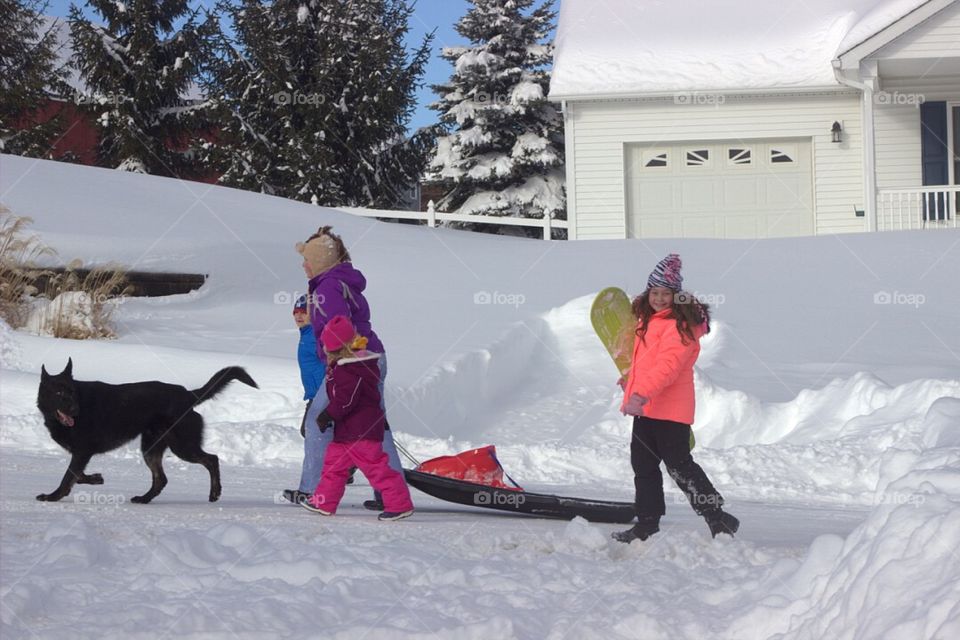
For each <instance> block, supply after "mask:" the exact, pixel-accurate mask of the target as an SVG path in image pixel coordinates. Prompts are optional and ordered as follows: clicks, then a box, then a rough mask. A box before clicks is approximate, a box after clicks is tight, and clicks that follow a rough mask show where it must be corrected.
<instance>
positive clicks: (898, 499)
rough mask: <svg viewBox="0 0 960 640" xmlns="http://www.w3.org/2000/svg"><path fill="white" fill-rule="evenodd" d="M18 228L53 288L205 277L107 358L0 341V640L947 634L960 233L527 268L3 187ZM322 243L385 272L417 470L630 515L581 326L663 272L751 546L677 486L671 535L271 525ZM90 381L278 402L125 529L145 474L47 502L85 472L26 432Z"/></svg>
mask: <svg viewBox="0 0 960 640" xmlns="http://www.w3.org/2000/svg"><path fill="white" fill-rule="evenodd" d="M0 194H2V196H0V200H2V202H3V203H4V204H6V205H7V206H9V207H10V208H11V209H13V211H14V212H15V213H17V214H20V215H30V216H32V217H34V218H35V224H34V226H33V230H34V231H35V232H37V233H39V234H40V235H41V237H42V238H43V240H44V241H45V242H47V243H48V244H50V245H52V246H53V247H54V248H56V249H57V250H58V252H59V254H60V257H61V258H62V259H63V260H64V261H66V260H69V259H72V258H75V257H80V258H82V259H84V261H85V262H87V263H88V264H91V263H94V264H95V263H101V262H107V261H115V262H120V263H123V264H125V265H127V266H129V267H135V268H137V269H142V270H177V271H189V272H198V273H206V274H209V280H208V282H207V284H206V285H204V287H203V288H201V289H200V290H199V291H197V292H195V293H193V294H190V295H183V296H171V297H169V298H160V299H152V300H146V299H139V300H127V301H125V302H124V303H123V304H121V305H120V306H119V308H118V310H117V313H116V320H117V329H118V333H119V338H118V339H117V340H113V341H104V342H92V341H87V342H75V341H67V340H54V339H51V338H47V337H40V336H32V335H28V334H26V333H24V332H13V331H11V330H10V329H9V328H8V327H6V326H2V325H0V367H2V370H0V375H2V381H0V454H2V457H0V505H2V508H3V511H2V513H3V526H2V534H0V535H2V537H0V541H2V557H0V560H2V563H0V571H2V587H0V589H2V590H0V598H2V606H0V620H2V623H3V632H4V637H28V636H29V637H33V635H37V636H40V637H62V635H63V634H64V633H67V632H69V633H71V634H72V635H74V636H80V637H104V636H108V637H110V636H114V635H116V636H119V635H137V634H138V633H139V634H142V635H144V636H145V637H157V636H163V635H164V634H169V635H173V634H176V635H186V636H192V635H204V636H220V635H222V636H224V637H228V636H229V637H233V636H234V635H237V636H240V637H246V636H249V637H259V636H262V635H266V634H270V635H277V636H299V637H306V636H315V635H318V634H321V633H323V634H327V635H330V636H332V637H359V636H360V635H363V634H367V635H366V636H365V637H385V638H386V637H389V638H394V637H435V636H440V637H457V638H470V637H484V638H487V637H490V636H491V635H497V636H499V637H504V638H509V637H518V638H534V637H555V638H561V637H598V638H601V637H602V638H619V637H623V638H631V637H643V638H660V637H664V638H671V639H675V638H678V637H679V638H687V637H689V638H702V637H711V636H717V637H740V638H742V637H755V638H767V637H798V638H824V637H830V638H844V637H850V638H853V637H858V638H877V637H889V638H922V637H951V636H954V637H956V636H957V634H960V605H958V602H960V591H958V586H957V585H958V584H960V560H958V557H957V555H956V551H955V549H956V547H957V546H958V544H960V504H958V503H960V436H958V435H957V433H958V431H957V425H958V424H960V379H958V375H957V372H958V371H960V358H958V354H960V333H958V332H957V331H956V327H957V322H958V320H960V294H958V288H957V286H956V274H957V273H958V272H960V249H958V245H960V234H958V233H957V232H955V231H938V232H928V233H925V232H911V233H896V234H892V233H891V234H872V235H853V236H835V237H833V236H828V237H819V238H803V239H789V240H768V241H759V242H754V241H707V240H675V241H670V240H657V241H650V242H641V241H621V242H582V243H563V242H539V241H524V240H520V239H514V238H504V237H491V236H485V235H476V234H469V233H463V232H454V231H446V230H431V229H427V228H424V227H416V226H410V225H396V224H389V223H381V222H376V221H373V220H369V219H362V218H357V217H353V216H350V215H348V214H345V213H341V212H336V211H331V210H328V209H322V208H316V207H310V206H307V205H302V204H298V203H293V202H289V201H285V200H280V199H276V198H270V197H266V196H259V195H255V194H249V193H243V192H239V191H234V190H229V189H223V188H217V187H209V186H206V185H198V184H191V183H182V182H178V181H174V180H167V179H162V178H152V177H147V176H137V175H129V174H121V173H118V172H110V171H103V170H97V169H91V168H86V167H77V166H72V165H64V164H56V163H49V162H37V161H33V160H26V159H22V158H14V157H10V156H2V157H0ZM321 224H333V225H334V227H335V229H336V230H337V231H338V232H340V233H342V234H343V235H344V237H345V239H346V240H347V242H348V244H349V246H350V247H349V248H350V251H351V253H352V254H353V258H354V261H355V263H356V264H357V266H358V267H359V268H361V269H362V270H363V271H364V272H365V273H366V275H367V277H368V280H369V288H368V291H367V295H368V299H369V300H370V302H371V307H372V309H373V317H374V323H375V326H376V328H377V330H378V332H379V333H380V334H381V336H382V337H383V339H384V342H385V343H386V345H387V349H388V351H389V355H390V375H389V379H388V404H389V407H390V414H391V423H392V424H394V425H395V428H396V429H397V431H398V439H399V440H400V441H401V442H402V443H403V444H404V445H405V446H406V447H407V448H408V449H409V450H410V451H411V452H412V453H413V454H414V455H416V456H418V457H419V458H421V459H425V458H428V457H432V456H434V455H442V454H447V453H452V452H454V451H457V450H462V449H466V448H469V447H471V446H476V445H481V444H488V443H493V444H496V445H497V447H498V452H499V454H500V458H501V460H502V461H503V463H504V464H505V466H506V467H507V470H508V471H509V472H510V474H511V475H512V476H513V477H514V478H516V479H517V480H518V481H520V482H521V484H523V485H524V486H527V487H528V488H531V489H537V490H546V491H557V492H562V493H567V494H574V495H583V496H585V497H598V498H609V499H626V500H629V499H630V495H631V486H632V483H631V477H630V470H629V460H628V454H627V443H628V438H629V421H627V420H626V419H624V418H623V417H622V416H620V415H619V414H618V413H617V411H616V407H617V406H618V404H617V393H616V392H617V388H616V387H615V385H614V381H615V378H616V375H615V372H614V368H613V366H612V365H611V364H610V363H609V361H608V360H607V356H606V354H605V352H604V351H603V349H602V347H601V346H600V345H599V343H598V342H597V341H596V338H595V337H594V336H593V334H592V332H591V330H590V327H589V321H588V317H587V313H588V309H589V304H590V301H591V298H592V294H593V293H594V292H596V291H598V290H599V289H600V288H602V287H604V286H609V285H617V286H622V287H624V288H625V289H626V290H627V291H629V292H631V293H637V292H638V291H639V290H640V289H641V288H642V286H643V283H644V282H645V279H646V275H647V273H648V272H649V270H650V269H651V268H652V266H653V265H654V264H655V262H656V261H657V260H658V259H659V258H660V257H662V256H663V255H664V254H666V253H667V252H669V251H678V252H679V253H680V254H681V255H682V256H683V258H684V263H685V268H684V276H685V278H686V284H687V285H688V286H689V288H690V289H691V290H694V291H696V292H697V293H698V294H700V295H702V296H704V297H705V298H706V299H707V300H708V301H710V302H713V303H714V308H715V318H716V323H715V326H714V331H713V332H712V333H711V334H710V335H709V336H708V337H707V338H706V339H705V340H704V343H703V354H702V356H701V360H700V363H699V365H700V366H699V368H698V371H697V386H698V415H697V422H696V424H695V430H696V432H697V435H698V441H699V443H700V445H699V447H698V449H697V450H696V457H697V459H698V460H699V461H700V463H701V464H702V465H703V466H704V468H705V469H706V470H707V472H708V474H709V475H710V476H711V478H712V479H713V480H714V482H715V483H716V484H717V486H718V488H720V490H721V491H722V492H723V493H724V495H725V496H726V497H727V499H728V503H729V506H730V510H731V511H732V512H734V513H736V514H737V515H738V516H740V517H741V519H742V520H743V522H744V525H743V530H742V533H741V535H740V536H738V538H737V539H736V540H730V539H724V540H715V541H713V540H710V539H709V536H708V534H707V532H706V528H705V526H703V524H702V523H700V522H698V521H696V519H695V517H694V516H693V514H692V513H691V512H690V509H689V507H688V506H687V505H685V504H683V498H682V495H681V494H680V493H679V492H678V491H676V490H675V489H674V488H673V487H672V486H671V485H670V484H669V481H668V485H667V488H668V515H667V519H666V520H665V521H664V522H665V527H664V532H663V534H662V535H660V536H657V537H655V538H654V539H652V540H651V541H649V542H647V543H642V544H641V543H637V544H634V545H632V546H630V547H624V546H622V545H617V544H616V543H613V542H611V541H609V539H608V534H609V532H610V531H611V530H612V527H610V526H601V525H590V524H588V523H585V522H582V521H575V522H572V523H563V522H550V521H541V520H535V519H528V518H510V517H506V516H503V515H496V514H491V513H489V512H484V511H482V510H477V509H469V508H461V507H455V506H453V505H445V504H443V503H440V502H437V501H433V500H430V499H428V498H426V497H425V496H423V495H422V494H417V493H415V495H414V499H415V501H416V502H417V505H418V507H419V512H418V514H417V515H416V516H415V518H414V519H413V520H411V521H409V522H404V523H398V524H397V525H396V526H385V525H383V524H380V523H376V522H375V519H374V518H371V515H372V514H370V513H369V512H364V511H362V509H359V507H358V506H357V505H358V504H359V502H360V501H361V500H363V499H364V498H365V497H366V496H367V493H368V491H369V490H368V489H367V488H366V487H365V486H358V487H353V488H351V489H350V491H349V492H348V495H347V499H346V502H345V505H344V509H343V511H342V513H343V515H342V516H338V517H337V518H335V519H333V520H331V521H326V520H324V521H319V520H318V518H317V517H315V516H314V517H311V515H310V514H307V513H305V512H303V513H301V512H300V510H298V509H296V508H293V507H290V506H289V505H283V504H277V503H276V502H275V496H276V493H277V492H278V491H279V490H280V489H283V488H286V487H288V486H292V484H293V483H294V482H295V478H296V477H297V475H298V470H299V460H300V455H301V441H300V438H299V435H298V434H297V429H296V427H297V425H298V424H299V418H300V411H301V410H302V401H301V400H300V398H301V396H302V391H301V389H300V387H299V378H298V374H297V366H296V360H295V348H296V336H297V332H296V330H295V328H294V326H293V322H292V318H291V314H290V311H291V305H292V296H293V295H294V294H295V293H296V292H298V291H302V290H303V287H304V284H305V283H304V277H303V275H302V272H301V271H300V266H299V259H298V258H299V256H298V255H297V254H296V253H295V252H294V250H293V243H294V242H295V241H297V240H300V239H303V238H304V237H305V236H306V235H308V234H309V233H310V232H311V231H312V230H314V229H315V228H316V227H317V226H319V225H321ZM67 356H72V357H73V359H74V371H75V375H76V376H77V377H78V378H80V379H102V380H106V381H108V382H126V381H133V380H142V379H161V380H165V381H168V382H173V383H178V384H184V385H187V386H196V385H198V384H200V383H202V382H204V381H205V380H206V379H207V378H208V377H209V375H210V374H211V373H212V372H213V371H215V370H216V369H218V368H220V367H222V366H225V365H229V364H238V365H242V366H244V367H247V368H248V370H249V371H250V373H251V374H252V375H253V377H254V378H255V379H256V380H257V381H258V382H259V383H260V385H261V387H262V389H261V390H259V391H256V390H252V389H247V388H244V387H242V385H237V386H235V387H231V388H230V389H229V390H228V391H227V392H226V393H224V395H223V396H222V397H220V398H218V399H216V400H214V401H211V402H209V403H206V404H204V405H203V406H202V407H201V412H202V413H203V414H204V416H205V417H206V419H207V423H208V431H207V448H208V449H209V450H210V451H212V452H214V453H216V454H217V455H219V456H220V458H221V461H222V462H223V464H224V470H223V477H224V497H223V499H222V501H221V502H220V503H218V504H216V505H209V504H207V503H206V502H204V495H205V489H203V487H204V486H205V483H206V478H205V472H203V471H202V470H201V469H197V468H194V466H193V465H186V464H183V463H180V462H179V461H177V460H176V459H174V458H172V457H169V456H168V458H167V462H166V466H167V468H168V475H169V477H170V480H171V483H170V486H168V488H167V489H166V491H165V492H164V493H163V494H162V495H161V496H160V498H158V499H157V500H156V501H155V503H154V504H151V505H149V506H146V507H141V506H138V505H131V504H128V503H127V502H126V499H127V498H129V497H130V496H131V495H135V494H136V493H139V492H140V491H141V490H142V489H143V487H145V486H146V484H147V482H148V473H147V471H146V469H145V468H144V467H143V465H142V463H140V462H139V449H138V446H137V444H136V443H132V444H131V445H129V446H128V447H125V448H122V449H120V450H118V451H116V452H114V453H112V454H109V455H106V456H101V457H100V458H98V459H95V460H94V461H93V462H92V463H91V466H90V469H91V471H101V472H103V473H104V476H105V478H106V484H105V485H103V486H100V487H79V488H78V489H75V490H74V495H72V496H71V497H70V498H68V499H66V500H64V501H63V502H61V503H58V504H41V503H38V502H35V501H34V500H33V496H34V495H36V494H37V493H41V492H43V491H48V490H50V489H51V488H52V487H53V486H55V484H56V482H58V480H59V477H60V475H61V474H62V472H63V469H64V467H65V464H66V456H65V454H64V453H63V452H62V451H60V450H59V449H58V448H57V447H56V445H54V444H53V442H52V441H51V440H50V439H49V436H48V435H47V433H46V430H45V428H44V427H43V425H42V423H41V421H40V417H39V414H38V413H37V411H36V408H35V406H34V403H35V398H36V387H37V383H38V379H39V378H38V375H39V370H40V366H41V364H46V366H47V368H48V369H50V370H51V371H58V370H59V369H60V368H61V367H62V366H63V364H64V363H65V362H66V359H67Z"/></svg>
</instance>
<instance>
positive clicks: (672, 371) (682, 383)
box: [621, 309, 706, 424]
mask: <svg viewBox="0 0 960 640" xmlns="http://www.w3.org/2000/svg"><path fill="white" fill-rule="evenodd" d="M638 326H639V325H638ZM704 333H706V324H703V325H700V326H699V327H695V328H694V330H693V335H694V336H695V337H696V339H695V340H689V339H688V342H687V344H684V343H683V340H681V336H680V332H679V331H677V320H676V318H674V317H673V312H672V310H671V309H664V310H662V311H658V312H657V313H655V314H653V316H652V317H651V318H650V322H649V323H648V324H647V334H646V336H645V339H644V340H641V339H640V338H639V337H637V338H636V339H635V340H634V343H633V361H632V362H631V364H630V372H629V374H628V375H627V383H626V386H625V388H624V389H625V391H624V394H623V404H622V405H621V409H623V408H624V406H625V405H626V402H627V399H628V398H630V396H631V395H632V394H634V393H636V394H638V395H641V396H643V397H644V398H647V399H648V400H649V402H647V404H646V405H644V407H643V415H645V416H647V417H650V418H656V419H658V420H672V421H674V422H680V423H682V424H693V416H694V408H695V406H696V401H695V397H694V391H693V363H694V362H696V361H697V356H699V355H700V338H701V336H703V334H704Z"/></svg>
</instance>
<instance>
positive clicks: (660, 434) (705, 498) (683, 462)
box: [630, 416, 723, 520]
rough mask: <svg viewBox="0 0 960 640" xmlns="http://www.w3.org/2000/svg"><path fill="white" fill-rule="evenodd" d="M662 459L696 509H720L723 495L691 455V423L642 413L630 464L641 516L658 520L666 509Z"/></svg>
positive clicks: (636, 423)
mask: <svg viewBox="0 0 960 640" xmlns="http://www.w3.org/2000/svg"><path fill="white" fill-rule="evenodd" d="M661 461H663V462H664V464H665V465H666V467H667V473H668V474H669V475H670V477H671V478H673V481H674V482H676V483H677V486H678V487H680V489H681V490H682V491H683V492H684V493H685V494H686V496H687V499H688V500H689V501H690V506H691V507H693V510H694V511H696V512H697V513H698V514H699V515H701V516H704V515H708V514H710V513H711V512H715V511H717V510H718V509H720V506H721V505H723V497H722V496H721V495H720V494H719V493H718V492H717V490H716V489H714V488H713V485H712V484H711V483H710V480H709V478H707V474H705V473H704V472H703V469H701V468H700V465H698V464H697V463H696V462H694V461H693V457H692V456H691V455H690V425H687V424H681V423H679V422H673V421H671V420H656V419H654V418H647V417H645V416H638V417H635V418H634V419H633V438H632V439H631V441H630V463H631V464H632V466H633V475H634V484H635V486H636V490H637V497H636V511H637V517H638V518H639V519H641V520H656V519H658V518H660V516H662V515H663V514H664V513H665V512H666V508H665V504H664V500H663V475H662V474H661V473H660V462H661Z"/></svg>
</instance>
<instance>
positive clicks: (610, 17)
mask: <svg viewBox="0 0 960 640" xmlns="http://www.w3.org/2000/svg"><path fill="white" fill-rule="evenodd" d="M556 46H557V49H556V54H555V60H554V69H553V76H552V80H551V86H550V98H551V99H552V100H554V101H557V102H559V103H561V104H562V107H563V113H564V122H565V129H566V154H567V168H566V171H567V217H568V220H569V225H570V230H569V234H570V238H571V239H576V238H579V239H586V238H625V237H631V238H634V237H722V238H760V237H778V236H792V235H813V234H824V233H840V232H855V231H869V230H884V229H894V228H920V227H941V226H950V227H956V226H957V218H956V214H957V211H958V204H960V202H958V200H960V193H958V191H960V188H958V187H957V184H958V181H960V0H803V1H802V2H801V1H797V2H793V1H782V2H771V1H770V0H672V1H669V2H647V1H644V2H640V1H638V0H603V1H598V0H562V2H561V7H560V17H559V23H558V26H557V38H556Z"/></svg>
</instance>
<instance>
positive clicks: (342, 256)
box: [307, 225, 353, 262]
mask: <svg viewBox="0 0 960 640" xmlns="http://www.w3.org/2000/svg"><path fill="white" fill-rule="evenodd" d="M321 236H327V237H328V238H330V239H331V240H333V245H334V247H335V248H336V250H337V257H338V258H339V260H340V262H353V260H351V259H350V252H349V251H347V247H346V245H345V244H343V238H341V237H340V236H338V235H337V234H335V233H334V232H333V227H331V226H330V225H326V226H323V227H320V228H319V229H317V232H316V233H314V234H313V235H312V236H310V237H309V238H307V242H310V241H311V240H314V239H315V238H319V237H321Z"/></svg>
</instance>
